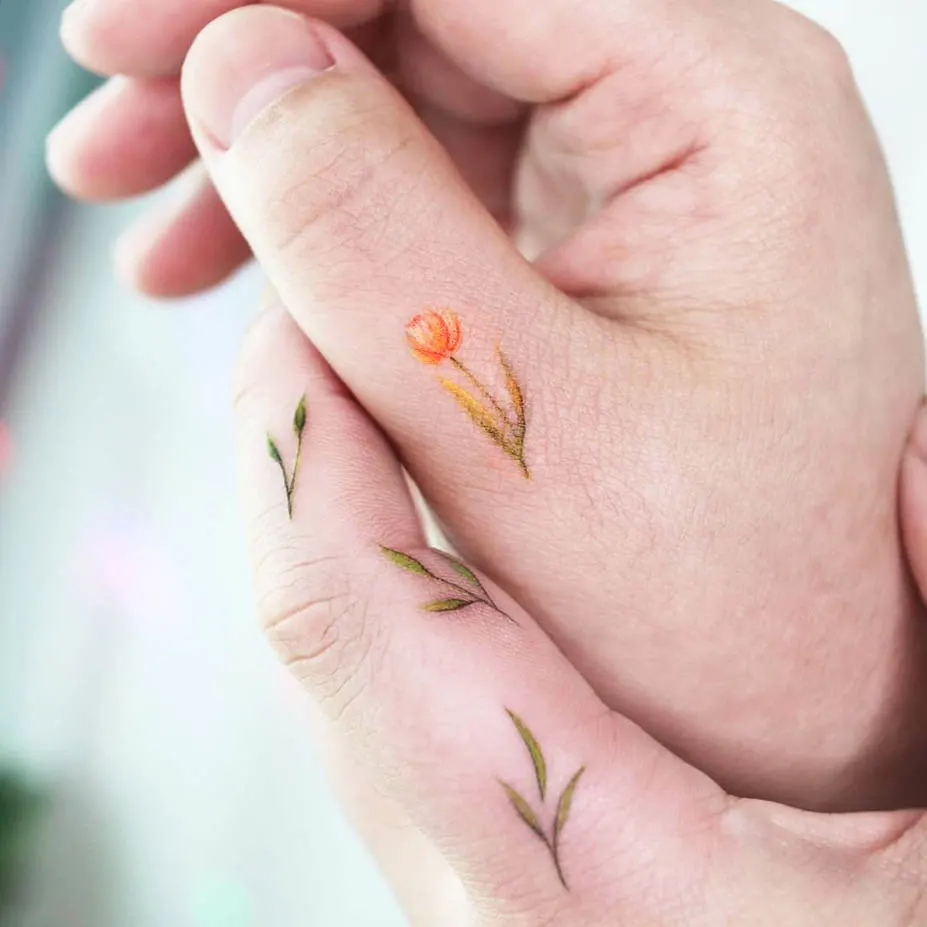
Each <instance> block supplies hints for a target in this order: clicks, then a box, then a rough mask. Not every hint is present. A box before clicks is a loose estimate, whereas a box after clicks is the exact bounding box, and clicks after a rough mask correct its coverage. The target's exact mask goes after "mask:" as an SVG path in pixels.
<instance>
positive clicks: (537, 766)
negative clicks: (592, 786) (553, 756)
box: [499, 709, 586, 891]
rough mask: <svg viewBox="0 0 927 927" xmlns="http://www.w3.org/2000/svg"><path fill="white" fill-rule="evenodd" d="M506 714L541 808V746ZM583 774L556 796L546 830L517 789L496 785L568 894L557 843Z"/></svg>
mask: <svg viewBox="0 0 927 927" xmlns="http://www.w3.org/2000/svg"><path fill="white" fill-rule="evenodd" d="M506 711H507V713H508V716H509V718H510V719H511V720H512V724H514V725H515V729H516V730H517V731H518V734H519V736H520V737H521V739H522V742H523V743H524V745H525V747H527V749H528V754H529V756H530V757H531V763H532V765H533V767H534V778H535V781H536V782H537V787H538V794H539V795H540V798H541V804H542V805H544V804H545V802H546V801H547V760H546V759H545V758H544V751H543V750H542V749H541V745H540V744H539V743H538V741H537V738H536V737H535V736H534V734H532V733H531V731H530V729H529V728H528V726H527V725H526V724H525V723H524V721H522V720H521V718H519V717H518V715H516V714H515V713H514V712H513V711H508V709H506ZM585 771H586V767H585V766H581V767H580V768H579V769H578V770H577V771H576V772H575V773H573V776H572V778H571V779H570V781H569V782H568V783H567V784H566V786H564V789H563V791H562V792H561V793H560V798H559V799H558V800H557V809H556V813H555V815H554V820H553V824H552V825H551V826H550V827H549V828H545V827H544V825H543V824H542V823H541V814H540V813H539V812H537V811H535V809H534V807H533V806H532V804H531V803H530V802H529V801H528V800H527V799H526V798H524V797H523V796H522V795H521V793H520V792H518V790H517V789H515V788H513V787H512V786H511V785H509V783H507V782H504V781H502V780H501V779H500V780H499V784H500V785H501V786H502V788H503V789H504V790H505V794H506V795H507V796H508V798H509V801H510V802H511V803H512V807H513V808H514V809H515V811H516V812H517V813H518V816H519V817H520V818H521V819H522V821H523V822H524V823H525V824H526V825H527V826H528V827H529V828H530V829H531V831H532V833H534V834H535V836H537V837H538V838H539V839H540V840H541V842H542V843H543V844H544V846H546V847H547V851H548V853H550V857H551V859H552V860H553V863H554V868H555V869H556V870H557V876H558V878H559V879H560V882H561V884H562V885H563V887H564V888H565V889H567V891H569V888H570V886H569V885H568V884H567V880H566V876H565V875H564V872H563V865H562V863H561V860H560V839H561V837H562V836H563V829H564V828H565V827H566V824H567V821H568V820H569V818H570V811H571V810H572V808H573V795H574V794H575V792H576V787H577V786H578V785H579V780H580V779H581V778H582V776H583V773H585Z"/></svg>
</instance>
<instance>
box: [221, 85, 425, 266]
mask: <svg viewBox="0 0 927 927" xmlns="http://www.w3.org/2000/svg"><path fill="white" fill-rule="evenodd" d="M401 105H402V104H401V103H400V102H399V101H398V99H395V98H393V97H391V96H389V95H387V92H386V91H384V90H383V89H382V88H379V87H370V86H368V85H366V84H364V83H362V82H361V81H359V80H357V79H353V80H351V79H348V78H345V77H341V76H338V75H325V76H323V77H321V78H317V79H316V81H312V82H310V83H309V84H307V85H305V86H304V87H301V88H298V89H297V90H296V91H294V92H293V93H291V94H290V95H289V96H287V97H286V98H284V100H283V101H281V102H280V103H278V104H277V105H276V106H274V107H271V108H270V110H268V111H267V112H265V113H264V114H263V115H262V116H260V117H259V118H258V119H257V120H256V122H255V123H253V124H252V125H251V126H250V127H249V129H248V131H247V132H246V133H245V136H244V137H243V139H242V140H240V141H239V142H238V143H237V144H238V146H239V148H238V150H237V151H235V152H234V156H235V157H236V158H237V159H239V160H240V161H241V162H242V163H246V164H248V165H249V168H248V171H249V173H250V174H251V176H253V177H254V181H255V182H254V187H255V189H254V191H253V192H252V193H251V194H250V196H251V201H250V207H251V208H252V209H256V210H258V211H259V213H260V217H261V222H262V225H263V228H264V231H265V233H266V238H267V245H268V247H269V248H270V249H271V250H272V253H273V260H274V261H283V262H284V263H286V264H288V265H289V266H291V267H299V266H301V265H303V266H308V267H312V266H316V265H319V264H323V263H330V262H331V261H332V260H334V261H337V262H344V261H346V260H350V261H351V262H352V263H353V262H356V263H358V264H362V265H364V266H365V268H366V269H368V270H369V266H370V265H375V264H378V265H381V266H384V267H385V266H388V265H389V263H390V261H391V259H392V257H393V256H394V255H395V253H396V251H397V249H401V248H402V247H403V243H404V242H408V241H411V240H413V238H412V235H411V232H410V230H409V229H408V224H409V217H408V215H407V214H403V210H402V209H398V207H397V204H402V203H404V202H408V201H409V199H410V197H411V193H412V190H413V188H414V187H415V186H416V185H418V184H420V183H421V182H422V177H423V174H427V172H428V161H429V159H428V157H427V152H425V151H424V150H423V144H424V141H423V138H422V135H421V132H422V130H421V129H420V128H419V126H418V124H417V123H416V122H415V121H414V120H412V119H411V118H405V116H406V114H405V113H404V112H403V110H402V109H399V107H400V106H401ZM397 110H398V111H397ZM251 165H260V170H259V172H256V171H255V169H254V167H253V166H251ZM394 218H395V221H394ZM327 276H328V277H329V278H331V277H335V276H337V275H331V274H329V275H327ZM319 282H320V283H324V282H325V281H319Z"/></svg>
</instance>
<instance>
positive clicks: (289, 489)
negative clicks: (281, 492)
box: [267, 396, 306, 521]
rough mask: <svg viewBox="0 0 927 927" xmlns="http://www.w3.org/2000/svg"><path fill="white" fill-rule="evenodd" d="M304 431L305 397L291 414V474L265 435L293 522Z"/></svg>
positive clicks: (276, 447) (271, 440) (271, 439)
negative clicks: (293, 437)
mask: <svg viewBox="0 0 927 927" xmlns="http://www.w3.org/2000/svg"><path fill="white" fill-rule="evenodd" d="M305 430H306V397H305V396H303V397H302V399H300V400H299V405H298V406H297V407H296V411H295V412H294V413H293V434H295V435H296V459H295V461H294V462H293V474H292V476H290V475H289V474H288V473H287V469H286V464H285V463H284V462H283V455H282V454H281V453H280V448H279V446H278V445H277V442H276V441H275V440H274V439H273V437H272V436H271V435H270V434H268V435H267V453H268V454H269V455H270V459H271V460H272V461H274V463H276V464H277V466H278V467H279V468H280V473H281V474H282V476H283V486H284V488H285V489H286V510H287V514H288V515H289V516H290V521H292V520H293V494H294V493H295V492H296V477H297V476H298V475H299V467H300V464H301V463H302V460H303V433H304V432H305Z"/></svg>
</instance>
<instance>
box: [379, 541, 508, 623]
mask: <svg viewBox="0 0 927 927" xmlns="http://www.w3.org/2000/svg"><path fill="white" fill-rule="evenodd" d="M380 551H381V553H382V554H383V556H384V557H386V559H387V560H389V561H390V562H391V563H394V564H395V565H396V566H398V567H400V568H401V569H403V570H406V571H407V572H409V573H418V574H419V575H420V576H427V577H428V578H429V579H431V580H433V581H434V582H436V583H440V584H441V585H442V586H443V587H444V588H445V590H446V591H447V595H444V596H441V597H439V598H437V599H432V600H430V601H428V602H426V603H425V604H424V605H422V610H423V611H426V612H459V611H461V610H462V609H465V608H470V607H471V606H473V605H485V606H486V607H487V608H490V609H492V610H493V611H494V612H496V614H498V615H501V616H502V617H503V618H505V620H506V621H511V622H512V623H513V624H516V623H517V622H516V621H515V619H514V618H512V617H511V616H509V615H507V614H506V613H505V612H504V611H502V609H501V608H499V606H498V605H496V603H495V602H494V601H493V598H492V596H491V595H490V594H489V592H488V591H487V590H486V587H485V586H484V585H483V584H482V583H481V582H480V580H479V578H478V577H477V575H476V574H475V573H474V572H473V570H471V569H470V567H468V566H467V565H466V564H464V563H461V562H460V561H459V560H458V559H457V558H456V557H452V556H451V555H450V554H446V553H444V551H435V553H438V554H440V555H441V556H442V557H443V558H444V559H445V560H446V561H447V563H448V565H449V566H450V568H451V569H452V570H453V571H454V572H455V573H456V574H457V575H458V576H459V577H460V578H461V579H462V580H463V582H462V583H459V582H455V581H454V580H450V579H445V578H444V577H443V576H439V575H438V574H437V573H435V572H434V571H433V570H430V569H429V568H428V567H426V566H425V564H424V563H422V562H421V560H416V559H415V557H410V556H409V554H406V553H403V552H402V551H401V550H393V549H392V548H391V547H383V546H382V545H381V546H380Z"/></svg>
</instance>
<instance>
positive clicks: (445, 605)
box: [422, 599, 476, 612]
mask: <svg viewBox="0 0 927 927" xmlns="http://www.w3.org/2000/svg"><path fill="white" fill-rule="evenodd" d="M475 604H476V602H475V601H474V600H473V599H438V600H437V601H435V602H429V603H428V604H427V605H423V606H422V608H423V609H424V610H425V611H426V612H459V611H460V610H461V609H462V608H466V607H467V606H468V605H475Z"/></svg>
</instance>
